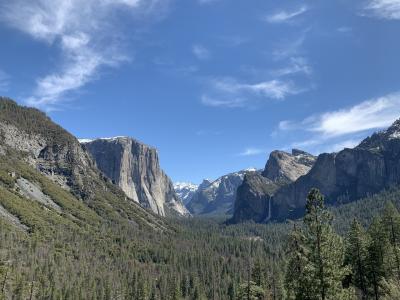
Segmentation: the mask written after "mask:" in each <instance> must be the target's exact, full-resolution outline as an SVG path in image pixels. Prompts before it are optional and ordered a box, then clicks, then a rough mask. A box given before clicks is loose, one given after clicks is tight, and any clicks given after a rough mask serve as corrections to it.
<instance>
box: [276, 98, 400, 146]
mask: <svg viewBox="0 0 400 300" xmlns="http://www.w3.org/2000/svg"><path fill="white" fill-rule="evenodd" d="M398 118H400V93H392V94H388V95H385V96H382V97H379V98H374V99H370V100H366V101H363V102H361V103H359V104H357V105H354V106H352V107H348V108H344V109H339V110H336V111H332V112H325V113H322V114H319V115H311V116H310V117H308V118H306V119H304V120H303V121H300V122H295V121H289V120H285V121H281V122H280V123H279V124H278V130H280V131H297V132H299V131H303V133H304V134H306V135H307V134H308V135H309V137H308V138H306V139H305V140H303V141H298V142H294V143H292V145H291V146H292V147H297V148H306V149H307V148H310V147H315V146H318V145H324V149H331V150H332V151H336V150H337V149H340V148H344V147H353V146H355V145H356V144H357V143H358V142H360V140H361V139H362V137H363V133H364V132H366V131H370V130H378V129H382V128H386V127H388V126H390V125H391V124H392V123H393V122H394V121H395V120H396V119H398ZM335 149H336V150H335Z"/></svg>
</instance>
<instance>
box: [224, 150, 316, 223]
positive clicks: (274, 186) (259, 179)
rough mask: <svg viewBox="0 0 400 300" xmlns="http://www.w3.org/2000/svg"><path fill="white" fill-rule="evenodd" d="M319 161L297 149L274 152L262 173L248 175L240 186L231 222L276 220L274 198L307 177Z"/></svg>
mask: <svg viewBox="0 0 400 300" xmlns="http://www.w3.org/2000/svg"><path fill="white" fill-rule="evenodd" d="M315 159H316V158H315V157H314V156H312V155H311V154H309V153H306V152H304V151H300V150H296V149H294V150H292V153H287V152H284V151H273V152H271V154H270V156H269V159H268V162H267V164H266V166H265V169H264V171H263V172H262V174H252V176H246V177H245V179H244V181H243V184H242V185H240V186H239V188H238V190H237V196H236V200H235V209H234V215H233V218H232V219H231V220H230V222H232V223H238V222H243V221H254V222H266V221H269V220H270V219H271V218H272V217H273V215H272V207H273V201H272V199H273V196H274V194H275V193H276V191H277V190H278V189H279V188H281V187H283V186H285V185H287V184H290V183H292V182H294V181H295V180H297V179H298V178H299V177H300V176H303V175H305V174H307V173H308V172H309V171H310V169H311V168H312V166H313V164H314V163H315Z"/></svg>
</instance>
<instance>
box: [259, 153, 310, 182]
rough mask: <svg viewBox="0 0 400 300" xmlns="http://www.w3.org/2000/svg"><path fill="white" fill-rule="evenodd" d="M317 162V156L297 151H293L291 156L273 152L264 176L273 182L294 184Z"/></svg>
mask: <svg viewBox="0 0 400 300" xmlns="http://www.w3.org/2000/svg"><path fill="white" fill-rule="evenodd" d="M315 160H316V157H315V156H313V155H311V154H309V153H307V152H304V151H301V150H297V149H293V150H292V153H291V154H290V153H287V152H284V151H273V152H271V154H270V156H269V159H268V162H267V164H266V166H265V169H264V172H263V173H262V175H263V176H264V177H265V178H268V179H270V180H272V181H273V182H281V183H289V182H293V181H295V180H296V179H297V178H299V177H300V176H302V175H304V174H307V173H308V171H310V169H311V167H312V166H313V165H314V163H315Z"/></svg>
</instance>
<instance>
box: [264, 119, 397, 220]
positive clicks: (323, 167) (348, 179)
mask: <svg viewBox="0 0 400 300" xmlns="http://www.w3.org/2000/svg"><path fill="white" fill-rule="evenodd" d="M399 183H400V120H398V121H396V122H395V123H394V124H393V125H392V126H390V127H389V128H388V129H387V130H384V131H381V132H378V133H375V134H373V135H372V136H370V137H368V138H366V139H365V140H363V141H362V142H361V143H360V144H359V145H358V146H357V147H355V148H353V149H344V150H342V151H340V152H338V153H330V154H328V153H324V154H321V155H319V156H318V159H317V161H316V162H315V165H314V167H313V168H312V169H311V170H310V172H309V173H308V174H306V175H305V176H302V177H300V178H299V179H298V180H297V181H295V182H294V183H291V184H289V185H287V186H285V187H283V188H281V189H280V190H279V191H278V192H276V194H275V195H274V199H273V205H272V219H275V220H283V219H286V218H295V217H298V216H300V215H302V214H303V213H304V205H305V201H306V196H307V193H308V191H309V190H310V189H311V188H313V187H316V188H318V189H320V190H321V192H322V193H323V194H324V195H325V197H326V201H327V203H329V204H333V205H338V204H343V203H348V202H351V201H354V200H357V199H360V198H363V197H365V196H368V195H373V194H376V193H378V192H380V191H381V190H383V189H385V188H388V187H390V186H395V185H398V184H399Z"/></svg>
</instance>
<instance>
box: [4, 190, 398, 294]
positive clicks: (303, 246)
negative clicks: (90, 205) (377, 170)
mask: <svg viewBox="0 0 400 300" xmlns="http://www.w3.org/2000/svg"><path fill="white" fill-rule="evenodd" d="M397 199H400V191H399V190H398V189H392V190H389V191H385V192H382V193H381V194H379V195H376V196H373V197H371V198H367V199H363V200H360V201H358V202H355V203H351V204H348V205H345V206H341V207H338V208H331V209H329V210H327V209H326V208H325V207H324V204H323V197H322V195H320V194H319V192H318V191H315V190H314V191H311V193H310V195H309V198H308V204H307V214H306V216H305V217H304V219H303V220H298V221H296V222H292V223H284V224H278V223H277V224H267V225H265V224H252V223H247V224H241V225H232V226H227V225H225V224H224V223H223V222H222V221H221V220H213V219H196V218H193V219H189V220H168V221H166V224H168V225H165V226H167V227H168V230H164V231H157V230H148V229H147V230H143V228H140V227H138V228H137V230H133V229H132V227H131V226H124V225H123V224H116V223H115V224H114V223H113V224H111V223H109V224H104V223H103V224H99V225H98V227H97V228H96V230H94V229H93V228H91V227H89V226H88V227H87V228H83V227H82V226H81V227H73V226H66V225H65V224H57V223H56V224H53V225H52V226H53V228H52V230H51V233H49V234H47V235H44V234H43V228H39V229H37V230H34V231H32V232H24V231H21V230H16V229H15V227H14V226H12V225H10V224H8V223H5V222H3V221H0V235H1V236H0V241H1V244H0V295H1V296H0V297H1V298H2V299H399V293H400V290H399V280H400V264H399V261H400V260H399V258H400V215H399V212H398V210H397V208H396V206H397V207H398V206H399V203H400V201H398V200H397ZM378 203H379V204H378ZM343 211H346V212H347V214H344V213H343ZM356 217H357V218H360V220H367V221H366V222H364V223H363V224H361V223H360V222H359V221H357V219H356ZM368 220H371V221H370V222H369V221H368ZM47 226H49V224H47ZM337 232H338V233H340V234H338V233H337Z"/></svg>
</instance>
